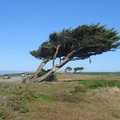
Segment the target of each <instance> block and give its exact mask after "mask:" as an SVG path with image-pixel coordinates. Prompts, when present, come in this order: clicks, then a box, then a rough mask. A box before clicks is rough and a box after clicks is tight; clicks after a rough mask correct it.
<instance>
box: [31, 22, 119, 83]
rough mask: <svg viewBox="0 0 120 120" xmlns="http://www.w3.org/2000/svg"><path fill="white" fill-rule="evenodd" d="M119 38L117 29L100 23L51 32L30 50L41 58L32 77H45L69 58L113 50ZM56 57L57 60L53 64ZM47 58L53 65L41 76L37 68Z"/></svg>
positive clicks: (39, 78) (70, 59)
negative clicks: (36, 46) (46, 38)
mask: <svg viewBox="0 0 120 120" xmlns="http://www.w3.org/2000/svg"><path fill="white" fill-rule="evenodd" d="M119 40H120V36H118V33H117V31H116V30H114V29H108V28H106V26H101V25H100V24H92V25H81V26H78V27H77V28H74V29H64V30H62V31H61V32H54V33H52V34H50V36H49V39H48V41H46V42H43V43H42V44H41V45H40V47H39V48H38V50H34V51H31V52H30V53H31V55H33V56H34V57H35V58H37V59H40V60H42V62H41V64H40V66H39V67H38V69H37V71H36V73H35V76H34V78H33V81H34V82H41V81H44V80H45V79H46V78H47V77H48V76H50V75H51V74H53V73H54V72H56V71H57V70H58V69H60V68H61V67H63V66H64V65H65V64H66V63H68V62H70V61H75V60H82V59H87V58H89V57H90V56H92V55H98V54H102V53H104V52H107V51H111V50H115V49H116V48H118V46H120V42H119ZM57 58H58V59H59V60H60V62H59V63H57V64H55V63H56V59H57ZM49 61H52V68H51V69H49V70H48V71H46V74H44V75H42V76H40V71H41V70H43V68H44V66H45V65H46V63H48V62H49Z"/></svg>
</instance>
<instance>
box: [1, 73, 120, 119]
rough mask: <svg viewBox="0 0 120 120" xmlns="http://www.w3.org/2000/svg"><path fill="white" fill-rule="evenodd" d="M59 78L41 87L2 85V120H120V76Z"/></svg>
mask: <svg viewBox="0 0 120 120" xmlns="http://www.w3.org/2000/svg"><path fill="white" fill-rule="evenodd" d="M88 76H89V77H88ZM103 76H104V77H103ZM109 77H110V79H109ZM57 78H59V81H56V82H43V83H40V84H16V83H0V120H13V118H14V120H119V119H120V104H119V102H120V74H118V73H109V74H108V73H107V74H105V73H99V74H95V73H93V74H92V73H82V74H57ZM73 78H74V79H73ZM80 78H81V79H80ZM85 78H86V79H85ZM103 78H104V79H103Z"/></svg>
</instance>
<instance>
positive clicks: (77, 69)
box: [74, 67, 84, 73]
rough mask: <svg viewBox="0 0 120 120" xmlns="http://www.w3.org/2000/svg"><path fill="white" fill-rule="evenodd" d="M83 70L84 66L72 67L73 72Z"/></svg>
mask: <svg viewBox="0 0 120 120" xmlns="http://www.w3.org/2000/svg"><path fill="white" fill-rule="evenodd" d="M82 70H84V67H76V68H74V73H76V72H77V71H82Z"/></svg>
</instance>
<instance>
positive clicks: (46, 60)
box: [33, 59, 49, 81]
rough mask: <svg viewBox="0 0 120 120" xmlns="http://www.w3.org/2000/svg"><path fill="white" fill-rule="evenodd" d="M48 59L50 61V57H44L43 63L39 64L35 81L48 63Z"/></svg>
mask: <svg viewBox="0 0 120 120" xmlns="http://www.w3.org/2000/svg"><path fill="white" fill-rule="evenodd" d="M48 61H49V60H48V59H44V60H43V61H42V63H41V64H40V65H39V67H38V69H37V70H36V72H35V75H34V78H33V81H34V80H35V79H36V78H38V76H39V74H40V72H41V70H42V69H43V67H44V66H45V65H46V63H47V62H48Z"/></svg>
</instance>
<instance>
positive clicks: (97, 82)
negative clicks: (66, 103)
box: [80, 80, 120, 89]
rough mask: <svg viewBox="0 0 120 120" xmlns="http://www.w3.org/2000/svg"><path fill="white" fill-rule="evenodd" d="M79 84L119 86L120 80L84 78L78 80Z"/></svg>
mask: <svg viewBox="0 0 120 120" xmlns="http://www.w3.org/2000/svg"><path fill="white" fill-rule="evenodd" d="M80 84H82V85H84V86H85V87H88V88H92V89H94V88H101V87H115V86H116V87H119V88H120V81H116V80H84V81H80Z"/></svg>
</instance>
